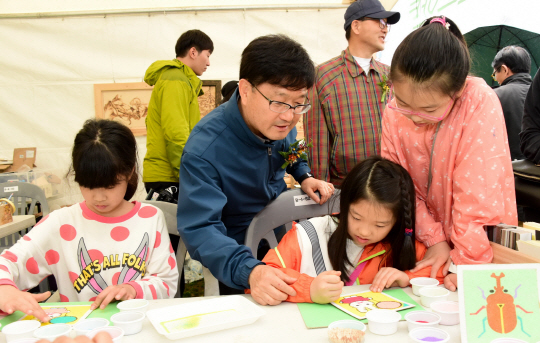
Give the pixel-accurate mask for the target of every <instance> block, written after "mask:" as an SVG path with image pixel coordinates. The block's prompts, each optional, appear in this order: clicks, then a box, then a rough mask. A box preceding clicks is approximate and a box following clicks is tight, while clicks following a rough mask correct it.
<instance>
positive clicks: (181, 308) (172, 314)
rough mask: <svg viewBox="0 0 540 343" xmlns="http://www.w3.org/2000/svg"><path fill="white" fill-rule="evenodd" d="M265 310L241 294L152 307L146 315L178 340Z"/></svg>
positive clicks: (244, 320)
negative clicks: (153, 308) (154, 308)
mask: <svg viewBox="0 0 540 343" xmlns="http://www.w3.org/2000/svg"><path fill="white" fill-rule="evenodd" d="M263 314H265V312H264V311H263V310H262V309H261V308H259V307H258V306H257V305H255V304H253V303H252V302H251V301H249V300H247V299H245V298H244V297H242V296H239V295H233V296H228V297H220V298H215V299H209V300H203V301H196V302H191V303H187V304H182V305H176V306H169V307H164V308H160V309H156V310H150V311H148V312H147V313H146V316H147V317H148V319H149V320H150V322H151V323H152V325H154V328H155V329H156V330H157V332H158V333H160V334H162V335H164V336H165V337H167V338H168V339H171V340H177V339H181V338H185V337H191V336H196V335H201V334H205V333H209V332H214V331H219V330H225V329H229V328H233V327H237V326H242V325H247V324H251V323H253V322H255V321H256V320H257V319H258V318H259V317H260V316H262V315H263Z"/></svg>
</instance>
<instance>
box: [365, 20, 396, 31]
mask: <svg viewBox="0 0 540 343" xmlns="http://www.w3.org/2000/svg"><path fill="white" fill-rule="evenodd" d="M364 19H369V20H378V21H379V27H380V28H381V30H383V29H384V28H385V27H386V28H388V32H390V24H388V23H387V22H386V21H384V19H377V18H367V17H366V18H364Z"/></svg>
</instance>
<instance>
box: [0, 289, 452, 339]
mask: <svg viewBox="0 0 540 343" xmlns="http://www.w3.org/2000/svg"><path fill="white" fill-rule="evenodd" d="M368 289H369V285H361V286H350V287H345V289H344V292H346V293H353V292H360V291H366V290H368ZM404 290H405V292H406V293H407V294H409V295H410V296H411V297H412V298H413V299H414V300H415V301H417V302H418V303H420V298H419V297H417V296H415V295H413V294H412V290H411V288H410V287H407V288H405V289H404ZM346 293H345V294H346ZM244 297H246V298H247V299H249V300H251V301H253V299H252V298H251V296H250V295H244ZM209 298H211V297H206V298H205V297H201V298H181V299H167V300H152V301H150V306H149V308H148V309H149V310H153V309H159V308H164V307H167V306H173V305H178V304H186V303H190V302H196V301H201V300H206V299H209ZM457 299H458V295H457V292H450V297H449V300H455V301H457ZM258 306H260V305H258ZM260 307H261V309H263V310H264V311H265V312H266V314H265V315H263V316H262V317H260V318H259V319H258V320H257V321H256V322H255V323H253V324H250V325H245V326H240V327H236V328H231V329H227V330H222V331H216V332H213V333H209V334H204V335H198V336H193V337H189V338H183V339H181V342H182V343H193V342H219V343H229V342H230V343H232V342H238V343H247V342H249V343H252V342H257V343H259V342H262V343H264V342H268V343H288V342H321V343H328V333H327V331H328V329H326V328H322V329H311V330H309V329H307V328H306V326H305V325H304V321H303V319H302V316H301V315H300V311H299V310H298V307H297V305H296V304H294V303H282V304H280V305H278V306H260ZM428 311H429V309H428ZM351 319H353V318H352V317H351ZM439 328H441V329H443V330H445V331H446V332H448V333H449V334H450V336H451V339H450V342H460V341H461V339H460V326H459V325H454V326H443V325H439ZM408 333H409V332H408V330H407V323H406V322H405V321H401V322H399V325H398V331H397V333H395V334H393V335H390V336H378V335H375V334H372V333H371V332H370V331H369V328H368V329H367V333H366V339H365V342H366V343H378V342H380V343H383V342H385V343H387V342H408V339H409V338H408ZM4 342H5V337H4V335H3V334H0V343H4ZM135 342H137V343H138V342H152V343H154V342H171V341H170V340H169V339H167V338H166V337H165V336H162V335H160V334H158V333H157V331H156V330H155V329H154V326H153V325H152V324H151V323H150V321H149V320H148V319H145V320H144V324H143V329H142V331H141V332H139V333H138V334H135V335H131V336H125V337H124V340H123V343H135Z"/></svg>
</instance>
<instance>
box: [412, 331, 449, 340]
mask: <svg viewBox="0 0 540 343" xmlns="http://www.w3.org/2000/svg"><path fill="white" fill-rule="evenodd" d="M409 337H410V338H411V340H412V341H413V342H418V343H426V341H427V338H430V339H431V340H430V342H435V340H434V339H436V342H437V343H447V342H448V341H449V340H450V335H449V334H448V332H446V331H444V330H441V329H438V328H416V329H413V330H411V331H410V332H409Z"/></svg>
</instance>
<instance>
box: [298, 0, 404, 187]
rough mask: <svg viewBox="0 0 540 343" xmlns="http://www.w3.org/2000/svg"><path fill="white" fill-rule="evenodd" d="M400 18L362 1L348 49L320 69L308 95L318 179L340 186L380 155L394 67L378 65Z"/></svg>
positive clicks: (348, 26)
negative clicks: (385, 88)
mask: <svg viewBox="0 0 540 343" xmlns="http://www.w3.org/2000/svg"><path fill="white" fill-rule="evenodd" d="M399 18H400V14H399V12H388V11H385V10H384V7H383V6H382V4H381V3H380V2H379V1H378V0H358V1H356V2H353V3H352V4H351V5H350V6H349V7H348V8H347V11H346V12H345V25H344V28H345V37H346V38H347V41H348V47H347V49H346V50H344V51H343V52H342V53H341V55H340V56H337V57H335V58H333V59H331V60H329V61H327V62H325V63H323V64H321V65H319V66H318V67H317V70H316V73H317V74H316V80H315V84H314V85H313V88H312V89H310V91H309V99H310V102H311V104H312V107H311V110H310V111H309V112H308V113H307V114H306V118H305V120H304V131H305V135H306V140H307V142H312V143H313V147H312V148H311V149H310V153H309V154H308V159H309V161H308V162H309V166H310V167H311V171H312V173H313V175H314V177H315V178H317V179H320V180H323V181H327V182H331V183H333V184H334V185H336V186H338V187H339V186H340V185H341V183H342V182H343V179H344V178H345V176H346V175H347V173H348V172H349V171H350V170H351V169H352V168H353V167H354V166H355V165H356V164H357V163H358V162H360V161H362V160H363V159H365V158H367V157H369V156H371V155H375V154H379V152H380V139H379V136H380V133H381V116H382V112H383V110H384V106H385V105H386V100H387V99H386V98H387V95H385V96H384V97H383V93H384V91H383V88H382V87H381V86H380V85H378V84H379V83H380V82H383V81H384V80H386V77H387V75H388V71H389V67H388V66H387V65H385V64H382V63H380V62H377V61H376V60H374V59H373V55H374V54H375V53H377V52H379V51H382V50H383V49H384V43H385V38H386V35H387V34H388V31H390V26H389V25H391V24H395V23H397V22H398V21H399Z"/></svg>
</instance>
